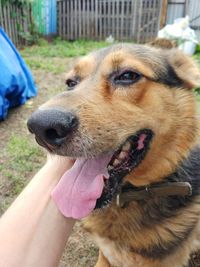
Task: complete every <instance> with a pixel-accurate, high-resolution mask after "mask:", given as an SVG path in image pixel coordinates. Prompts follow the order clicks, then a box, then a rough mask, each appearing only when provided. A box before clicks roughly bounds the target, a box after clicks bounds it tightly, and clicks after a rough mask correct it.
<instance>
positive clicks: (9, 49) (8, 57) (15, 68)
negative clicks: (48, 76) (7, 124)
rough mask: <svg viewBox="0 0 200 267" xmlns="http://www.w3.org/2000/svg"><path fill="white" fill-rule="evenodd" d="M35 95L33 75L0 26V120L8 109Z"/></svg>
mask: <svg viewBox="0 0 200 267" xmlns="http://www.w3.org/2000/svg"><path fill="white" fill-rule="evenodd" d="M36 95H37V89H36V87H35V84H34V81H33V77H32V75H31V72H30V71H29V69H28V67H27V66H26V64H25V62H24V60H23V59H22V57H21V56H20V54H19V52H18V51H17V49H16V48H15V46H14V45H13V44H12V42H11V41H10V39H9V38H8V36H7V35H6V33H5V32H4V31H3V29H2V28H0V120H3V119H5V117H6V115H7V112H8V109H9V108H11V107H15V106H18V105H22V104H24V103H25V102H26V101H27V100H28V99H29V98H31V97H33V96H36Z"/></svg>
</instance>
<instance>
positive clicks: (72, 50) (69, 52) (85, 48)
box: [20, 38, 109, 74]
mask: <svg viewBox="0 0 200 267" xmlns="http://www.w3.org/2000/svg"><path fill="white" fill-rule="evenodd" d="M108 45H109V44H108V43H106V42H104V41H101V42H97V41H84V40H78V41H74V42H69V41H64V40H61V39H59V38H56V39H55V40H53V41H52V42H51V43H48V42H47V41H46V40H44V39H40V40H39V43H38V45H33V46H31V47H25V48H24V49H22V50H21V51H20V53H21V55H22V56H23V58H24V59H25V61H26V63H27V65H28V66H29V67H30V69H32V70H42V71H46V72H51V73H53V74H60V73H62V72H64V71H65V68H66V58H72V57H78V56H83V55H86V54H87V53H88V52H91V51H93V50H97V49H99V48H103V47H106V46H108Z"/></svg>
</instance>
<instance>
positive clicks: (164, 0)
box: [160, 0, 168, 29]
mask: <svg viewBox="0 0 200 267" xmlns="http://www.w3.org/2000/svg"><path fill="white" fill-rule="evenodd" d="M167 7H168V0H162V7H161V14H160V29H161V28H163V27H164V26H165V23H166V19H167Z"/></svg>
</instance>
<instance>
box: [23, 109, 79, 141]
mask: <svg viewBox="0 0 200 267" xmlns="http://www.w3.org/2000/svg"><path fill="white" fill-rule="evenodd" d="M77 125H78V119H77V117H76V116H75V115H74V114H73V113H71V112H67V111H61V110H57V109H47V110H38V111H35V112H34V113H33V114H32V116H31V117H30V119H29V120H28V122H27V126H28V129H29V131H30V132H31V133H34V134H35V135H36V139H37V140H38V139H39V140H42V141H44V142H46V143H48V144H50V145H53V146H60V145H61V144H62V143H63V142H64V141H65V138H66V137H67V136H68V135H69V134H70V133H71V132H72V130H74V129H75V128H76V127H77Z"/></svg>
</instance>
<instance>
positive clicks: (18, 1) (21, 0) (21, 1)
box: [1, 0, 33, 7]
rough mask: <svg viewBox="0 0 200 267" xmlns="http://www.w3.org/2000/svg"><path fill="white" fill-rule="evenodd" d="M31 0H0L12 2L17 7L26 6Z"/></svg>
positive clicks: (2, 2)
mask: <svg viewBox="0 0 200 267" xmlns="http://www.w3.org/2000/svg"><path fill="white" fill-rule="evenodd" d="M32 2H33V0H1V4H2V5H5V4H13V5H15V6H17V7H24V6H27V5H28V4H30V3H32Z"/></svg>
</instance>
